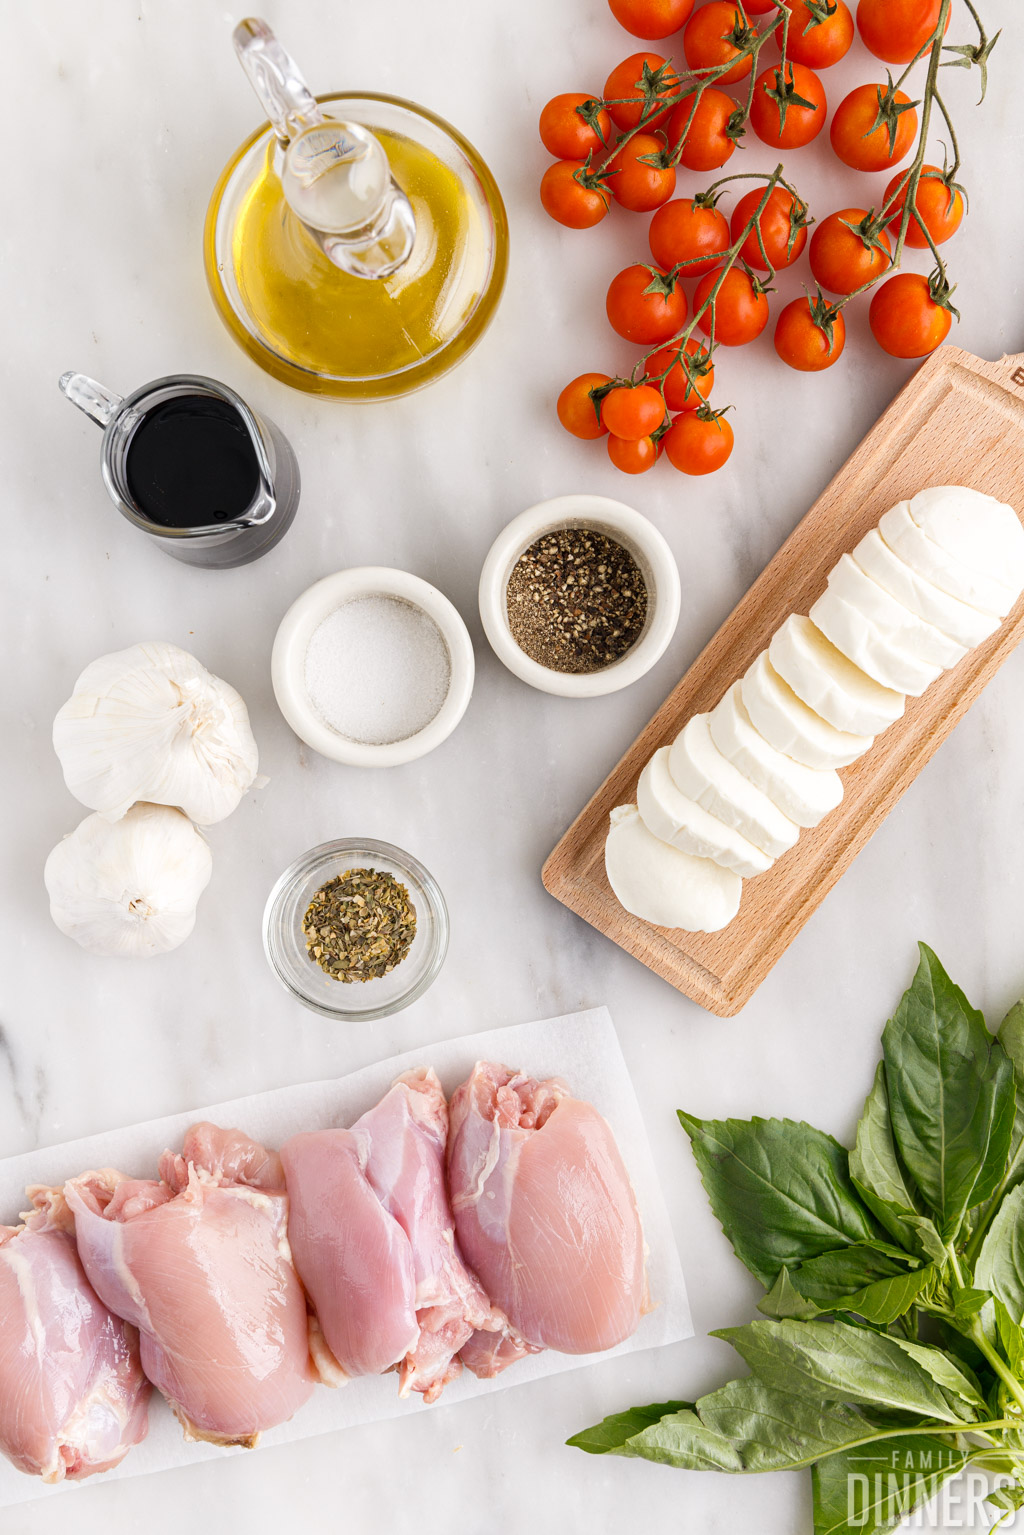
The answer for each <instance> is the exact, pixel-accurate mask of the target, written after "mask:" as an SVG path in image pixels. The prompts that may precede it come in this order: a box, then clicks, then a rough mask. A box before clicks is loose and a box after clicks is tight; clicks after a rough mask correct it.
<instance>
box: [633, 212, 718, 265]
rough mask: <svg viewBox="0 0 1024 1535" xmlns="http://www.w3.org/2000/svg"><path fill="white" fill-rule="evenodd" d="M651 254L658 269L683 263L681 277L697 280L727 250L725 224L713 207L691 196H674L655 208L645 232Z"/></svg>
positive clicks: (716, 263) (716, 262)
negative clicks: (706, 205) (695, 278)
mask: <svg viewBox="0 0 1024 1535" xmlns="http://www.w3.org/2000/svg"><path fill="white" fill-rule="evenodd" d="M647 239H648V241H649V243H650V247H651V255H652V256H653V257H654V259H655V261H656V262H657V263H658V265H659V266H663V267H673V266H676V265H678V264H679V263H680V262H685V263H686V264H685V266H684V267H683V271H682V276H683V277H701V276H703V274H704V273H705V272H710V271H711V268H712V267H714V266H717V265H718V259H719V257H720V256H721V253H722V251H724V250H727V249H728V247H729V225H728V223H727V222H726V219H725V214H724V213H720V212H719V210H718V209H717V208H705V207H704V206H703V205H702V204H701V203H698V202H696V201H695V200H694V199H693V198H692V197H677V198H674V199H673V201H672V202H670V203H665V205H664V206H663V207H661V208H659V209H658V211H657V213H656V214H655V215H654V217H653V218H652V219H651V226H650V228H649V229H648V231H647Z"/></svg>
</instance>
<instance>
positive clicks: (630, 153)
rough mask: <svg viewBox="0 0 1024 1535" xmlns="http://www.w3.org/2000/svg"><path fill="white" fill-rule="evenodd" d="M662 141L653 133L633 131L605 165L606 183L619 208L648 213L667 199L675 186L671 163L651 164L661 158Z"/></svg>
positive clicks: (663, 157)
mask: <svg viewBox="0 0 1024 1535" xmlns="http://www.w3.org/2000/svg"><path fill="white" fill-rule="evenodd" d="M664 159H665V145H664V143H663V142H662V140H661V139H656V138H655V137H654V134H653V133H635V134H634V135H633V137H632V138H631V139H629V140H628V141H627V142H626V143H625V144H623V146H622V148H621V149H620V150H619V153H618V154H617V155H616V156H615V159H614V160H613V161H612V162H611V164H610V165H609V167H608V170H609V172H610V173H611V174H610V175H609V177H608V181H607V183H606V184H607V187H608V190H609V192H611V194H612V196H613V197H614V199H615V201H616V202H617V203H618V204H619V207H620V208H628V209H629V210H630V212H631V213H650V211H651V209H652V208H660V207H661V205H662V203H665V202H668V200H669V198H670V197H671V196H672V193H673V192H674V191H675V189H676V172H675V167H674V166H672V165H665V164H664V163H662V164H652V163H651V162H652V160H654V161H659V160H660V161H662V162H663V161H664Z"/></svg>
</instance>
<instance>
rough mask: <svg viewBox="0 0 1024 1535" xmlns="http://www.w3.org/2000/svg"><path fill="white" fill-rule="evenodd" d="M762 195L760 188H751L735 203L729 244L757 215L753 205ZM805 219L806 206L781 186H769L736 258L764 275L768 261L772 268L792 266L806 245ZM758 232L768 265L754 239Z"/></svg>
mask: <svg viewBox="0 0 1024 1535" xmlns="http://www.w3.org/2000/svg"><path fill="white" fill-rule="evenodd" d="M763 196H764V187H755V188H754V190H753V191H752V192H747V193H746V195H745V196H743V197H741V198H740V200H739V202H738V203H737V204H736V206H735V208H734V209H733V213H732V223H731V226H730V233H731V235H732V241H733V243H735V242H736V241H737V240H738V239H739V237H740V235H741V234H742V233H743V229H744V226H745V225H746V224H747V223H749V221H750V220H751V219H752V218H753V216H754V214H755V213H756V212H757V205H758V203H759V202H760V201H761V199H762V197H763ZM806 219H807V209H806V207H805V206H804V205H803V203H799V202H797V200H796V198H795V197H794V196H793V194H792V192H788V191H787V190H786V188H785V187H780V186H774V187H772V189H771V191H770V192H769V194H768V201H767V203H766V204H765V206H764V209H763V210H762V212H761V214H760V216H759V218H758V220H757V225H756V226H755V228H753V229H752V230H751V231H750V233H749V234H748V235H747V238H746V239H745V240H744V242H743V244H742V245H741V246H740V256H741V257H742V259H743V260H744V261H745V262H746V263H747V265H748V266H752V267H756V268H757V269H758V271H760V272H767V270H768V263H769V262H770V263H771V265H772V266H773V267H775V268H776V269H778V268H781V267H787V266H792V264H793V262H794V261H795V260H796V259H797V257H798V256H799V255H800V253H801V251H802V250H803V248H804V246H805V245H806V244H807V224H806V222H805V221H806ZM758 229H760V231H761V241H762V243H763V244H764V249H765V252H766V254H767V256H768V262H766V261H765V259H764V256H762V254H761V245H760V244H759V243H758V238H757V231H758Z"/></svg>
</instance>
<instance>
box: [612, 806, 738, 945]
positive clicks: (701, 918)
mask: <svg viewBox="0 0 1024 1535" xmlns="http://www.w3.org/2000/svg"><path fill="white" fill-rule="evenodd" d="M611 823H612V824H611V829H610V830H609V832H608V837H607V840H606V841H605V845H604V866H605V870H606V871H607V874H608V883H609V884H610V885H611V887H612V890H613V891H614V893H615V896H616V898H617V899H618V901H619V903H620V905H622V906H624V907H625V908H626V910H627V911H628V912H632V914H633V916H634V917H640V918H641V919H642V920H643V921H644V922H653V923H654V925H655V926H656V927H680V928H685V929H686V931H687V932H691V933H717V932H718V930H719V928H722V927H725V926H726V924H727V923H729V922H731V921H732V919H733V917H735V915H736V913H737V911H738V910H739V905H740V895H741V894H742V891H743V881H742V880H741V879H740V877H739V875H738V874H734V873H733V872H732V870H731V869H723V868H722V867H721V866H720V865H719V864H717V863H712V862H711V860H710V859H709V858H694V857H693V856H692V855H691V854H690V853H683V852H681V851H680V849H679V848H677V847H672V846H671V844H670V843H668V842H662V841H661V840H660V838H658V837H655V836H654V835H653V833H651V832H649V831H648V830H647V827H646V826H645V825H644V823H643V821H642V820H641V819H640V814H639V812H638V810H637V808H636V806H635V805H617V806H616V808H615V809H614V810H613V811H612V813H611Z"/></svg>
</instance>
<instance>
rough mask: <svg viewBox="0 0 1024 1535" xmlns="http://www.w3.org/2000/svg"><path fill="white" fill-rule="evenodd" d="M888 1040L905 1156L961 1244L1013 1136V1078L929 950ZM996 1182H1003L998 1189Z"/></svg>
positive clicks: (892, 1099)
mask: <svg viewBox="0 0 1024 1535" xmlns="http://www.w3.org/2000/svg"><path fill="white" fill-rule="evenodd" d="M920 949H921V962H920V964H919V966H918V969H917V974H916V975H915V977H914V980H913V983H912V984H911V986H910V988H909V990H908V991H906V992H905V993H904V995H903V997H902V999H901V1001H900V1004H899V1007H898V1008H897V1009H896V1012H895V1013H894V1014H893V1016H892V1018H890V1020H889V1022H888V1023H887V1024H886V1026H885V1030H884V1032H883V1034H882V1054H883V1058H884V1060H885V1082H886V1088H887V1090H888V1094H889V1113H890V1118H891V1121H892V1127H893V1137H894V1140H895V1143H896V1149H897V1151H898V1153H899V1156H900V1158H901V1159H902V1161H903V1163H904V1165H905V1166H906V1168H907V1170H908V1171H909V1173H910V1175H911V1177H912V1178H913V1179H914V1182H915V1184H916V1185H917V1188H918V1189H919V1190H920V1193H921V1195H922V1196H923V1198H924V1200H925V1202H926V1204H927V1205H928V1207H929V1208H930V1210H931V1211H932V1212H933V1213H934V1215H935V1216H936V1217H937V1224H938V1227H939V1235H940V1236H941V1237H942V1239H943V1240H944V1241H950V1240H951V1239H952V1238H954V1237H955V1236H956V1233H957V1231H958V1230H959V1228H960V1224H961V1222H962V1220H963V1217H964V1214H965V1212H966V1211H967V1209H968V1208H969V1206H970V1205H971V1204H972V1203H977V1202H978V1201H977V1200H976V1199H974V1197H973V1196H974V1191H975V1188H976V1187H981V1188H985V1189H987V1190H988V1192H991V1188H992V1187H994V1186H995V1182H998V1177H999V1176H1000V1175H1001V1172H1002V1168H999V1169H998V1172H997V1171H996V1168H997V1164H998V1162H999V1160H1000V1158H1001V1159H1002V1162H1003V1164H1004V1165H1005V1160H1006V1156H1007V1154H1008V1152H1009V1144H1010V1135H1011V1132H1012V1127H1013V1102H1012V1100H1013V1092H1014V1088H1013V1071H1012V1068H1011V1066H1010V1063H1009V1061H1008V1060H1007V1058H1006V1054H1005V1052H1004V1051H1003V1048H1002V1046H1001V1045H1000V1043H999V1041H998V1040H997V1039H996V1038H995V1037H994V1036H993V1035H992V1034H990V1033H989V1031H988V1028H987V1027H986V1025H985V1020H984V1018H983V1017H982V1015H981V1014H980V1013H979V1012H977V1011H976V1010H975V1009H974V1008H972V1007H971V1005H970V1003H969V1002H968V1001H967V998H966V997H965V996H964V994H963V992H962V991H961V990H960V988H959V986H956V985H954V984H953V982H952V981H951V980H950V979H949V977H948V975H947V974H946V972H945V971H944V970H943V968H942V966H941V964H940V963H939V961H938V959H937V958H936V956H935V955H934V954H933V953H932V951H931V949H929V948H928V947H927V945H926V944H921V945H920ZM993 1179H994V1181H992V1180H993Z"/></svg>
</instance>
